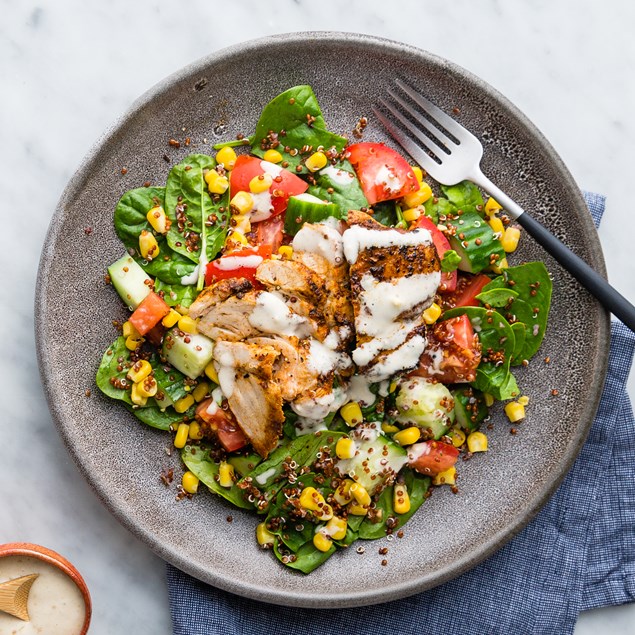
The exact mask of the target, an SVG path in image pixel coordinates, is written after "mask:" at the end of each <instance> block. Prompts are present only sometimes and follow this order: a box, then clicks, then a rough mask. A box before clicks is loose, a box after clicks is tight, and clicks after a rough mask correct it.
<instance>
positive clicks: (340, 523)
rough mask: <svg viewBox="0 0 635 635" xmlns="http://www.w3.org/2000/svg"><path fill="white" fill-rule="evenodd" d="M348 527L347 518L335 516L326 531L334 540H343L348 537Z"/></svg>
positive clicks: (327, 525)
mask: <svg viewBox="0 0 635 635" xmlns="http://www.w3.org/2000/svg"><path fill="white" fill-rule="evenodd" d="M347 527H348V523H347V522H346V518H339V517H338V516H333V518H331V520H329V521H328V523H326V527H325V528H324V529H325V531H326V533H327V534H328V535H329V536H330V537H331V538H332V539H333V540H343V539H344V538H345V537H346V528H347Z"/></svg>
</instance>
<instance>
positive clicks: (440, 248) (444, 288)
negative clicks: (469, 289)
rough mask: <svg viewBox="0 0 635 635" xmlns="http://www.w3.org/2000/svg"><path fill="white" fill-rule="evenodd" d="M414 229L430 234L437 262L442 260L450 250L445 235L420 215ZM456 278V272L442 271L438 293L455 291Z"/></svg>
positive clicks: (425, 217)
mask: <svg viewBox="0 0 635 635" xmlns="http://www.w3.org/2000/svg"><path fill="white" fill-rule="evenodd" d="M415 227H421V228H422V229H427V230H428V231H429V232H430V235H431V236H432V242H433V243H434V246H435V248H436V250H437V254H438V256H439V260H442V259H443V254H445V252H446V251H449V250H450V249H452V247H451V246H450V241H449V240H448V239H447V238H446V237H445V234H444V233H443V232H442V231H441V230H440V229H439V228H438V227H437V226H436V225H435V224H434V223H433V222H432V220H431V219H429V218H428V217H427V216H424V215H421V216H420V217H419V218H418V219H417V221H416V223H415ZM457 278H458V274H457V272H456V270H455V271H450V272H447V271H442V272H441V283H440V285H439V293H452V292H453V291H454V290H455V289H456V281H457Z"/></svg>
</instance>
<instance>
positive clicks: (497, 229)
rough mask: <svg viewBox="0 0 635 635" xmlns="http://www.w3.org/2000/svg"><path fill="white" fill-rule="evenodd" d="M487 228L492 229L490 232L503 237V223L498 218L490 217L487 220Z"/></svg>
mask: <svg viewBox="0 0 635 635" xmlns="http://www.w3.org/2000/svg"><path fill="white" fill-rule="evenodd" d="M489 226H490V227H491V228H492V231H493V232H494V233H495V234H500V235H501V236H502V235H503V232H504V231H505V226H504V225H503V221H502V220H501V219H500V218H498V216H491V217H490V219H489Z"/></svg>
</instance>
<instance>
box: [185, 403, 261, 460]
mask: <svg viewBox="0 0 635 635" xmlns="http://www.w3.org/2000/svg"><path fill="white" fill-rule="evenodd" d="M212 404H214V405H212ZM210 406H211V407H210ZM223 406H227V403H226V402H224V403H223ZM194 416H195V417H196V418H197V419H198V420H199V421H200V422H201V428H202V430H203V432H204V433H206V434H210V433H211V435H212V436H214V437H216V439H218V442H219V443H220V444H221V445H222V446H223V447H224V448H225V450H227V452H235V451H236V450H240V448H243V447H245V446H246V445H247V443H248V442H249V441H248V439H247V437H246V436H245V435H244V433H243V431H242V430H241V429H240V427H239V425H238V423H237V422H236V419H235V418H234V415H233V413H232V411H231V410H229V408H227V409H226V410H225V408H223V407H222V406H219V405H218V404H216V402H215V401H214V400H213V399H212V398H211V397H210V398H209V399H204V400H203V401H201V403H200V404H198V406H197V407H196V413H195V415H194Z"/></svg>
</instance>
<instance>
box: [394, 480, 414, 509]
mask: <svg viewBox="0 0 635 635" xmlns="http://www.w3.org/2000/svg"><path fill="white" fill-rule="evenodd" d="M392 506H393V509H394V510H395V514H407V513H408V512H409V511H410V496H409V494H408V490H407V488H406V486H405V484H404V483H395V489H394V490H393V501H392Z"/></svg>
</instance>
